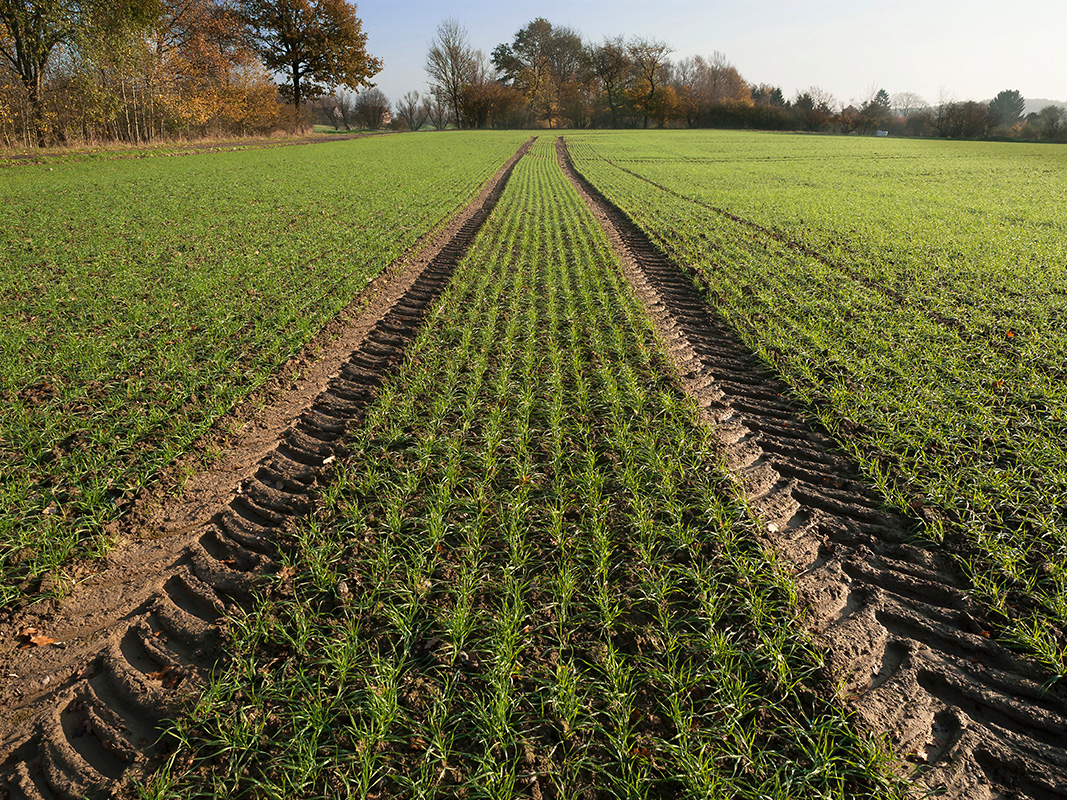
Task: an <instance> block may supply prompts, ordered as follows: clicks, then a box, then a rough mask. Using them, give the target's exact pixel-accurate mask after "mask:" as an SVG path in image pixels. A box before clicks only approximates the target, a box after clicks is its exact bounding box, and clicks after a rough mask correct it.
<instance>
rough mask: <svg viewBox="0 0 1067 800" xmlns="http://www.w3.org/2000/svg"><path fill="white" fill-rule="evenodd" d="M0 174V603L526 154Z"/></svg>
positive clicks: (357, 156) (387, 146) (364, 149)
mask: <svg viewBox="0 0 1067 800" xmlns="http://www.w3.org/2000/svg"><path fill="white" fill-rule="evenodd" d="M525 138H526V137H525V135H524V134H521V133H506V134H487V135H485V136H475V137H465V138H463V139H448V138H447V137H428V138H426V139H425V140H415V139H412V138H404V137H380V138H369V139H363V140H358V141H351V142H338V143H331V144H322V145H315V146H306V147H285V148H279V149H267V150H247V151H240V152H233V153H212V154H203V155H186V156H181V157H176V158H167V157H155V158H145V159H137V160H129V159H120V158H108V157H106V156H104V157H98V158H93V159H90V160H85V159H78V160H75V161H73V162H72V163H58V162H54V163H53V166H51V167H49V166H42V165H31V166H17V167H10V168H7V169H4V170H0V263H2V264H3V269H2V270H0V605H6V604H8V603H11V602H13V601H16V600H17V599H19V598H20V596H22V594H23V592H24V591H27V590H29V591H32V586H33V584H32V581H31V582H30V583H29V584H27V583H25V582H26V581H27V579H31V578H33V577H35V576H41V575H43V574H45V573H48V572H49V571H54V570H57V569H60V568H62V566H63V565H64V564H66V563H67V562H69V560H70V559H71V558H72V557H75V556H77V555H79V554H84V553H91V552H95V551H99V550H100V549H101V548H102V547H105V546H106V539H105V538H103V529H104V526H105V525H106V523H107V522H108V521H109V520H111V519H114V518H115V517H116V515H117V514H118V513H120V511H121V509H122V507H123V506H124V505H125V504H126V503H127V502H128V501H129V500H130V499H131V498H132V497H134V496H135V495H136V494H137V493H138V492H140V491H141V490H142V489H143V488H144V487H145V486H147V485H150V483H151V481H152V479H153V477H154V476H155V475H157V474H158V473H159V471H160V470H161V469H163V468H165V467H166V465H168V464H170V463H172V462H173V460H174V459H175V457H176V456H177V455H179V454H180V453H182V452H183V451H184V450H185V449H186V448H187V447H188V446H189V444H190V443H191V442H192V441H193V440H195V439H196V437H197V436H199V435H200V434H202V433H203V432H204V431H205V430H207V429H208V428H209V427H210V426H211V424H212V423H213V422H214V421H215V420H216V419H218V418H219V416H220V415H221V414H223V413H224V412H225V411H227V410H228V409H229V408H231V407H232V406H233V405H234V404H235V403H236V402H237V401H239V400H240V398H241V397H243V396H245V395H246V394H247V393H248V392H249V391H250V390H251V389H253V388H255V387H256V386H257V385H259V384H261V383H262V382H263V381H265V380H266V378H268V377H269V376H270V375H271V374H272V373H273V372H274V371H275V370H276V369H277V367H278V366H279V365H280V364H281V363H282V362H283V361H284V360H285V359H287V358H289V357H290V356H292V355H293V354H294V353H295V352H296V351H298V350H299V348H300V347H301V346H302V345H303V344H304V343H305V342H306V341H307V340H308V339H309V338H310V337H311V336H312V335H313V334H314V333H315V332H316V331H317V330H318V329H319V328H321V327H322V325H323V324H324V323H325V322H326V321H327V320H329V319H330V318H332V317H333V316H334V315H335V314H336V313H337V312H338V311H339V310H340V309H341V308H343V307H344V306H345V305H346V304H348V302H349V301H350V300H351V299H352V298H353V297H354V296H355V295H356V293H357V292H359V291H360V290H361V289H362V288H363V287H364V286H366V284H367V282H368V281H369V280H370V279H372V278H374V277H375V275H377V274H378V273H379V272H380V271H381V270H382V268H383V267H385V266H386V265H387V264H389V263H390V262H391V261H392V260H394V259H395V258H397V257H398V256H399V255H400V254H401V253H403V252H404V250H405V249H406V248H408V247H410V246H411V245H412V244H414V243H415V242H416V241H417V240H418V238H419V237H420V236H422V235H423V234H425V233H427V232H428V231H430V230H431V229H433V228H434V227H435V226H437V225H439V224H440V223H441V222H442V221H443V220H444V219H445V218H446V217H447V216H448V215H449V214H450V213H452V212H453V211H455V210H456V209H457V208H459V207H461V206H462V205H464V204H465V203H466V202H467V201H468V200H469V199H470V198H471V196H472V195H473V194H474V193H475V192H476V190H477V189H478V187H479V186H480V185H481V184H482V183H484V181H485V180H487V179H488V177H489V176H490V175H491V174H492V173H493V172H494V171H495V170H497V169H498V168H499V167H500V165H501V164H503V162H504V161H505V160H506V159H507V157H508V156H510V155H511V154H512V153H513V152H514V150H515V147H516V146H517V145H518V144H519V143H520V142H521V141H523V140H524V139H525Z"/></svg>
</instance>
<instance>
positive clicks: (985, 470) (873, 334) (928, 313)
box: [570, 133, 1067, 676]
mask: <svg viewBox="0 0 1067 800" xmlns="http://www.w3.org/2000/svg"><path fill="white" fill-rule="evenodd" d="M570 144H571V149H572V153H573V156H574V159H575V162H576V164H577V166H578V168H579V169H580V170H581V171H582V172H583V173H584V174H585V175H586V176H587V177H588V178H589V179H590V180H592V181H593V182H594V183H595V184H596V185H597V186H598V187H599V188H600V189H601V190H602V191H603V192H604V193H605V194H606V195H607V196H609V197H610V198H611V199H612V200H613V201H615V202H616V203H617V204H618V205H620V206H621V207H622V208H623V209H624V210H625V211H626V212H627V213H628V214H629V215H630V216H631V217H632V218H633V219H634V220H635V221H636V222H637V223H638V224H639V225H641V226H642V227H643V228H644V229H645V230H646V231H648V232H649V233H650V235H651V236H652V237H653V238H654V239H655V240H656V241H657V242H658V243H659V244H660V245H661V246H662V247H663V249H664V250H665V251H666V252H668V253H669V254H670V255H671V256H672V257H674V258H675V260H676V261H678V262H679V263H681V264H685V265H689V266H692V267H694V268H695V269H696V270H697V271H698V273H699V274H700V276H701V280H702V281H703V283H704V288H705V296H706V298H707V299H708V301H709V302H710V303H711V304H712V305H713V306H714V307H715V309H716V310H717V311H718V313H719V314H721V315H722V316H723V317H724V318H726V319H727V320H729V321H730V322H731V323H732V324H733V325H734V326H735V327H736V328H737V329H738V330H739V331H740V332H741V334H742V336H743V337H744V338H745V340H746V341H747V342H748V344H749V345H750V346H751V347H752V348H753V349H754V350H756V351H757V352H759V353H760V354H761V355H762V356H763V358H764V359H765V360H766V361H767V362H768V363H769V364H770V365H772V366H773V367H774V368H775V369H776V370H777V371H778V372H779V374H780V375H782V377H783V378H784V379H785V380H786V381H788V382H789V383H790V385H791V386H792V387H793V389H794V392H795V394H796V396H797V397H798V398H799V399H800V400H801V401H803V402H804V403H805V404H807V406H808V407H809V408H810V410H811V411H812V413H814V414H816V415H817V416H818V417H819V418H820V419H821V420H822V421H823V423H824V424H825V425H826V427H827V428H828V429H829V430H830V431H831V432H832V433H833V434H834V435H835V436H836V438H837V439H838V441H839V442H840V443H841V445H842V446H843V447H844V448H846V449H847V450H848V451H849V452H850V453H851V454H852V455H853V456H854V457H855V458H856V460H857V461H858V462H859V464H860V465H861V467H862V469H863V471H864V472H865V473H866V475H867V477H868V479H869V481H870V482H871V483H872V484H873V485H874V486H875V487H877V489H878V490H879V491H880V493H881V495H882V497H883V498H884V500H885V502H886V503H887V505H889V506H891V507H894V508H896V509H898V510H899V511H901V512H903V513H904V514H906V515H908V516H910V517H911V518H912V519H913V520H914V521H915V525H916V529H917V531H919V532H920V533H921V535H923V536H924V537H925V538H926V539H927V540H928V541H929V542H931V543H932V544H933V545H934V546H943V547H944V548H946V549H947V550H948V551H949V552H951V553H953V555H954V556H955V557H956V558H957V560H958V562H959V564H960V565H961V567H962V568H963V569H964V570H965V572H966V573H967V574H968V575H969V577H970V580H971V584H972V587H973V588H972V591H973V593H974V594H975V595H976V596H977V597H979V598H980V599H981V600H982V601H983V602H984V603H985V604H986V606H987V607H988V608H989V609H990V611H991V613H992V614H993V615H994V618H995V619H996V620H998V621H999V623H1000V627H1001V633H1002V635H1003V636H1004V637H1005V638H1007V639H1008V640H1010V641H1013V642H1015V643H1016V644H1018V645H1020V646H1022V647H1024V648H1026V649H1028V650H1029V651H1030V652H1032V653H1033V654H1034V655H1035V656H1036V657H1038V658H1039V659H1040V660H1041V661H1042V662H1043V663H1044V664H1045V665H1046V666H1047V667H1048V668H1049V669H1050V670H1051V671H1052V672H1053V674H1054V675H1056V676H1062V675H1064V674H1067V524H1065V523H1067V516H1065V514H1067V466H1065V465H1067V388H1065V384H1064V380H1063V378H1064V376H1065V375H1067V323H1065V322H1064V320H1067V290H1065V288H1064V287H1065V282H1064V279H1065V277H1067V236H1065V235H1064V234H1065V233H1067V230H1065V228H1067V224H1065V223H1064V219H1065V216H1064V212H1065V210H1067V209H1065V207H1064V199H1063V198H1064V197H1065V192H1067V183H1065V182H1064V178H1063V175H1064V169H1063V168H1064V165H1065V159H1067V154H1065V153H1064V152H1063V151H1062V149H1058V148H1052V147H1046V146H1042V145H1019V146H1015V145H1010V144H1007V145H1006V144H992V143H950V142H922V141H887V140H876V139H844V138H837V137H835V138H825V137H797V136H779V135H761V134H722V133H677V134H675V133H660V134H653V135H650V136H636V135H633V134H600V135H581V136H576V137H573V138H571V139H570Z"/></svg>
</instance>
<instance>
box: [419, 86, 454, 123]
mask: <svg viewBox="0 0 1067 800" xmlns="http://www.w3.org/2000/svg"><path fill="white" fill-rule="evenodd" d="M422 105H423V108H424V109H425V111H426V118H427V119H428V120H430V124H431V125H433V126H434V128H436V129H437V130H439V131H441V130H444V129H445V128H447V127H448V124H449V123H450V122H451V121H452V110H451V109H450V108H449V107H448V104H447V103H446V102H445V101H444V100H443V99H442V98H441V96H440V94H439V93H436V92H435V93H433V94H432V95H430V96H429V97H424V98H422Z"/></svg>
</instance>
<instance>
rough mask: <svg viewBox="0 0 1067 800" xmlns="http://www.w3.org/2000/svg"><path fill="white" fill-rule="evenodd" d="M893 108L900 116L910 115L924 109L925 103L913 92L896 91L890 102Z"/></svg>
mask: <svg viewBox="0 0 1067 800" xmlns="http://www.w3.org/2000/svg"><path fill="white" fill-rule="evenodd" d="M891 105H892V108H893V110H894V111H895V112H896V113H897V114H899V115H900V116H902V117H912V116H915V115H916V114H918V113H920V112H921V111H923V110H925V109H926V107H927V103H926V101H925V100H923V98H922V97H921V96H920V95H917V94H915V92H897V93H896V94H895V95H893V100H892V102H891Z"/></svg>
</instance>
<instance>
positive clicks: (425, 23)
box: [358, 0, 1067, 102]
mask: <svg viewBox="0 0 1067 800" xmlns="http://www.w3.org/2000/svg"><path fill="white" fill-rule="evenodd" d="M358 8H359V12H358V13H359V16H360V17H361V18H362V20H363V26H364V31H365V32H366V33H367V36H368V42H367V49H368V50H369V51H370V52H371V53H372V54H373V55H375V56H378V57H380V58H382V59H384V60H385V69H383V70H382V72H381V73H380V74H379V75H378V76H377V77H376V78H375V80H376V82H377V84H378V86H379V88H381V90H382V91H383V92H385V94H386V95H387V96H388V97H389V99H390V100H394V101H395V100H396V99H397V98H399V97H400V96H401V95H402V94H404V93H405V92H406V91H408V90H410V89H418V90H419V91H420V92H425V90H426V73H425V70H424V69H423V64H424V63H425V55H426V46H427V43H428V42H429V41H430V39H431V38H433V35H434V31H435V29H436V27H437V25H438V23H440V22H441V20H443V19H444V18H446V17H449V16H451V17H454V18H455V19H456V20H458V21H459V22H460V24H462V25H463V26H465V27H466V28H467V30H468V31H469V32H470V38H471V43H472V44H473V45H474V46H475V47H477V48H480V49H482V50H484V51H485V52H486V53H487V54H488V53H489V52H490V51H491V50H492V49H493V47H495V46H496V45H497V44H499V43H501V42H508V41H510V40H511V38H512V36H513V35H514V34H515V32H516V31H517V30H519V28H521V27H522V26H524V25H525V24H526V23H527V22H529V21H530V20H532V19H534V18H535V17H539V16H541V17H545V18H546V19H548V20H549V21H551V22H552V23H553V24H556V25H567V26H570V27H573V28H576V29H578V30H579V31H580V32H581V33H582V34H583V35H584V36H585V38H586V39H587V40H593V41H598V40H600V39H603V37H605V36H612V35H616V34H623V35H627V36H629V35H634V34H636V35H641V36H646V37H654V38H658V39H661V40H663V41H665V42H667V43H668V44H670V45H671V46H672V47H673V48H674V51H675V52H674V53H673V54H672V58H679V57H682V56H688V55H697V54H704V55H708V54H710V53H712V52H714V51H716V50H718V51H721V52H723V53H725V54H726V56H727V58H728V59H729V60H730V61H731V62H732V63H733V64H734V65H735V66H736V67H737V69H738V70H739V71H740V72H741V74H742V75H743V76H744V77H745V78H746V79H747V80H749V81H750V82H755V83H763V82H767V83H772V84H775V85H779V86H781V87H782V90H783V91H784V92H785V93H786V95H787V96H792V95H793V94H794V93H795V92H796V91H797V90H801V89H805V88H807V87H809V86H813V85H815V86H820V87H821V88H823V89H826V90H828V91H830V92H831V93H833V94H834V95H835V96H836V97H837V98H838V99H839V100H843V101H848V100H850V99H853V98H860V97H862V96H865V95H866V94H867V93H868V90H869V89H870V88H871V87H872V86H874V87H881V88H885V89H886V90H887V91H888V92H889V93H890V94H893V93H896V92H903V91H909V92H916V93H918V94H920V95H922V96H923V97H924V98H926V99H927V100H928V101H931V102H933V101H936V100H937V99H938V97H939V96H940V95H942V94H943V95H945V96H947V97H953V98H955V99H961V100H963V99H975V100H984V99H988V98H991V97H993V96H994V95H995V94H996V93H997V92H998V91H1000V90H1001V89H1018V90H1019V91H1021V92H1022V94H1023V96H1024V97H1028V98H1046V99H1053V100H1064V101H1067V0H999V1H998V2H993V0H885V1H884V2H872V1H871V0H852V1H851V2H846V0H809V1H808V2H786V1H785V0H748V2H718V1H716V0H704V1H703V2H698V1H697V0H659V1H658V2H657V0H651V1H645V2H639V1H638V0H591V1H583V2H578V1H577V0H572V1H571V2H566V1H565V0H530V2H525V3H509V2H490V1H489V0H448V2H426V1H424V0H411V1H410V2H406V1H405V0H363V2H360V3H359V4H358Z"/></svg>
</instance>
